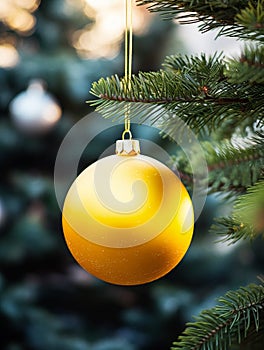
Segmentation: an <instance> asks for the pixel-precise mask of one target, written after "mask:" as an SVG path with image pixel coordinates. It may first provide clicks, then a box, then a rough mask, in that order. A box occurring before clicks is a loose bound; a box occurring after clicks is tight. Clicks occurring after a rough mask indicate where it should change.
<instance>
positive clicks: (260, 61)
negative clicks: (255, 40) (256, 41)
mask: <svg viewBox="0 0 264 350" xmlns="http://www.w3.org/2000/svg"><path fill="white" fill-rule="evenodd" d="M225 75H226V76H227V78H228V80H229V82H230V83H234V84H242V83H244V82H249V84H263V83H264V46H261V45H260V46H256V45H254V46H253V45H251V46H246V47H245V48H244V50H243V53H242V55H241V57H240V59H239V60H236V59H233V60H230V61H229V64H228V68H227V70H226V72H225Z"/></svg>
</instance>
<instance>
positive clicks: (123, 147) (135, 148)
mask: <svg viewBox="0 0 264 350" xmlns="http://www.w3.org/2000/svg"><path fill="white" fill-rule="evenodd" d="M116 154H117V155H118V156H136V155H138V154H140V146H139V141H138V140H132V139H130V140H117V141H116Z"/></svg>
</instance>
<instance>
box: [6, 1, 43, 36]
mask: <svg viewBox="0 0 264 350" xmlns="http://www.w3.org/2000/svg"><path fill="white" fill-rule="evenodd" d="M39 4H40V0H9V1H1V3H0V21H2V22H3V23H4V24H5V25H6V26H8V27H9V28H10V29H12V30H14V31H16V32H18V33H20V34H30V32H31V31H32V29H33V28H34V26H35V23H36V19H35V17H34V16H33V15H32V13H33V12H34V11H35V10H36V9H37V8H38V6H39Z"/></svg>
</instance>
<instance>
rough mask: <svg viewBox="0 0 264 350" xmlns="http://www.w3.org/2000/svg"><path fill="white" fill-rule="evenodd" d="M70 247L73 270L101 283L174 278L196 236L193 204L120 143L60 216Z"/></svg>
mask: <svg viewBox="0 0 264 350" xmlns="http://www.w3.org/2000/svg"><path fill="white" fill-rule="evenodd" d="M62 220H63V230H64V235H65V239H66V242H67V245H68V247H69V249H70V251H71V253H72V255H73V256H74V258H75V259H76V260H77V261H78V263H79V264H80V265H81V266H82V267H83V268H84V269H85V270H87V271H88V272H89V273H91V274H93V275H94V276H96V277H98V278H99V279H102V280H104V281H106V282H110V283H113V284H119V285H137V284H143V283H147V282H151V281H153V280H156V279H158V278H160V277H162V276H164V275H165V274H166V273H168V272H169V271H170V270H172V269H173V268H174V267H175V266H176V265H177V264H178V263H179V262H180V261H181V259H182V258H183V256H184V255H185V253H186V251H187V249H188V247H189V245H190V242H191V239H192V234H193V226H194V215H193V206H192V202H191V199H190V197H189V195H188V192H187V190H186V189H185V187H184V185H183V184H182V183H181V181H180V180H179V178H178V177H177V176H176V175H175V174H174V173H173V172H172V171H171V170H170V169H169V168H168V167H166V166H165V165H164V164H162V163H161V162H159V161H157V160H155V159H153V158H151V157H147V156H143V155H140V154H139V143H138V141H136V140H125V139H123V140H119V141H117V144H116V155H112V156H109V157H106V158H103V159H100V160H98V161H97V162H95V163H94V164H92V165H90V166H89V167H88V168H86V169H85V170H84V171H83V172H82V173H81V174H80V175H79V176H78V177H77V179H76V180H75V181H74V183H73V184H72V186H71V187H70V189H69V191H68V194H67V196H66V199H65V202H64V208H63V216H62Z"/></svg>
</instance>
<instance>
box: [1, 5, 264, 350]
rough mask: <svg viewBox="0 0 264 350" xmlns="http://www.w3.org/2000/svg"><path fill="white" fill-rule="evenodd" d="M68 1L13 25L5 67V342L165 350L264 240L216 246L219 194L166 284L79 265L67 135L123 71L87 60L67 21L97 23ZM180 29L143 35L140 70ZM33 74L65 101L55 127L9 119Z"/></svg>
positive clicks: (246, 268) (236, 278)
mask: <svg viewBox="0 0 264 350" xmlns="http://www.w3.org/2000/svg"><path fill="white" fill-rule="evenodd" d="M62 3H63V0H43V1H42V2H41V5H40V7H39V9H38V10H37V11H36V13H35V16H36V18H37V24H36V28H35V31H34V32H33V33H32V34H31V35H30V36H28V37H25V36H21V35H18V34H17V33H15V32H13V33H12V35H14V36H16V40H17V43H18V49H19V53H20V57H21V60H20V63H19V64H18V65H17V66H15V67H14V68H12V69H1V68H0V81H1V90H0V169H1V171H0V181H1V182H0V203H1V207H2V211H3V215H2V219H1V221H0V348H1V350H155V349H166V348H169V347H170V345H171V343H172V341H173V340H174V339H175V338H176V336H177V334H179V333H180V332H181V331H182V329H183V328H184V324H185V322H186V321H188V320H190V318H191V317H192V315H194V314H197V313H198V312H199V311H200V310H201V309H203V308H205V307H210V306H212V305H214V302H215V298H216V296H218V295H219V294H220V293H223V292H225V291H226V290H227V289H228V288H232V287H237V286H239V285H240V284H241V283H243V284H245V283H246V282H247V281H252V280H255V278H256V276H257V275H258V274H259V273H260V268H261V266H263V254H262V250H263V243H262V242H255V243H254V244H253V245H243V244H240V245H239V246H237V247H235V248H232V250H231V249H230V248H229V249H228V248H227V247H224V246H223V245H215V244H214V243H213V240H214V237H209V236H208V234H207V232H208V229H209V226H210V224H211V223H212V218H213V216H214V215H215V210H216V209H217V208H218V210H220V211H221V210H222V211H223V210H224V209H225V208H222V209H221V208H220V209H219V200H218V199H217V198H216V197H210V198H208V203H207V205H206V207H205V210H204V215H203V216H202V217H201V218H200V220H199V222H198V223H197V225H196V233H195V238H194V242H193V244H192V246H191V248H190V250H189V252H188V253H187V255H186V257H185V259H184V260H183V262H182V263H181V264H180V266H179V267H177V268H176V269H175V270H174V271H172V272H171V273H170V274H169V275H167V276H166V277H164V278H163V279H161V280H159V281H157V282H154V283H151V284H148V285H143V286H137V287H119V286H113V285H108V284H106V283H103V282H100V281H98V280H96V279H95V278H94V277H92V276H90V275H89V274H88V273H86V272H84V271H83V270H82V269H81V268H80V267H79V266H78V265H77V264H76V262H75V261H74V259H73V258H72V256H71V255H70V253H69V251H68V250H67V247H66V245H65V242H64V239H63V234H62V230H61V223H60V219H61V213H60V210H59V208H58V205H57V202H56V198H55V194H54V189H53V167H54V162H55V158H56V154H57V150H58V148H59V146H60V143H61V141H62V139H63V137H64V136H65V134H66V132H67V131H68V130H69V128H70V127H71V126H72V125H73V124H74V122H75V121H77V120H78V118H81V117H82V116H83V115H85V114H87V113H88V112H90V111H91V110H90V109H89V107H88V106H87V105H86V104H85V100H86V99H88V98H91V97H90V96H88V91H89V89H90V85H91V82H92V81H94V80H97V79H98V78H99V77H100V76H106V75H111V74H112V73H122V70H123V68H122V53H120V54H119V55H118V56H117V57H116V58H114V59H112V60H105V59H104V60H103V59H98V60H82V59H80V58H79V57H78V56H77V54H76V52H75V50H74V49H73V48H72V47H71V45H70V44H69V41H68V40H67V36H66V35H65V30H64V29H65V28H67V29H68V30H70V28H80V27H81V26H83V25H86V24H87V23H88V21H89V20H88V18H87V17H85V16H84V15H83V14H82V13H72V14H69V13H68V14H65V13H63V12H62V11H61V6H62ZM171 28H172V27H171V24H170V23H168V22H160V21H158V20H157V19H155V20H153V23H152V24H151V25H150V28H149V30H148V33H147V34H144V36H141V37H137V38H135V48H136V50H135V55H136V57H135V62H136V70H140V69H146V67H147V69H148V70H151V69H156V68H157V67H158V66H159V64H160V58H161V57H160V56H161V54H160V50H161V49H162V47H164V48H165V47H166V42H167V40H168V38H169V33H170V30H171ZM0 30H1V35H2V36H3V37H4V36H5V35H6V33H9V32H10V29H9V28H7V27H5V25H4V24H3V23H0ZM106 34H107V33H106ZM157 47H158V48H159V50H157ZM32 50H33V51H32ZM157 51H159V52H157ZM146 55H147V60H146ZM32 78H42V79H44V80H45V81H46V82H47V85H48V90H49V91H50V92H51V93H52V94H53V95H55V96H56V98H57V99H58V101H59V103H60V105H61V106H62V108H63V117H62V119H61V120H60V122H59V123H58V124H57V125H56V127H54V129H53V130H51V131H50V132H49V133H47V134H45V135H26V134H23V133H22V132H20V131H19V130H18V129H16V128H15V127H14V125H13V124H12V121H11V119H10V115H9V110H8V107H9V103H10V101H11V100H12V99H13V98H14V97H15V96H16V95H17V94H18V93H19V92H21V91H23V90H25V88H26V87H27V84H28V82H29V80H30V79H32ZM114 133H115V131H114V130H113V131H112V134H111V137H113V135H114ZM146 133H147V131H146ZM111 137H110V138H111ZM155 137H157V136H155ZM93 147H94V148H93V150H92V151H91V153H96V151H97V149H98V147H100V142H99V141H98V142H96V141H95V142H94V146H93ZM90 160H91V159H90ZM86 161H87V162H89V159H87V158H86Z"/></svg>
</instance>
